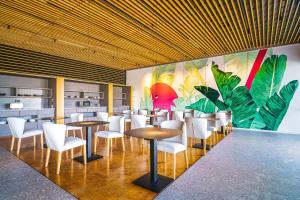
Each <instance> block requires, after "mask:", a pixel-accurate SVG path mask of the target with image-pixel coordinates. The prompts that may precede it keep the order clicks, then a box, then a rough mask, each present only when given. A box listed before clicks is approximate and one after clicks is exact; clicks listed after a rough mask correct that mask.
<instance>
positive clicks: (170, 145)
mask: <svg viewBox="0 0 300 200" xmlns="http://www.w3.org/2000/svg"><path fill="white" fill-rule="evenodd" d="M161 128H170V129H179V130H182V132H183V133H182V134H181V135H179V136H176V137H172V138H167V139H163V140H161V141H158V142H157V150H158V151H163V152H165V162H166V160H167V158H166V157H167V154H166V153H171V154H172V155H173V178H174V179H175V178H176V154H177V153H179V152H182V151H184V152H185V154H184V155H185V162H186V168H188V166H189V164H188V157H187V135H186V127H185V124H184V122H182V121H178V120H168V121H164V122H162V123H161Z"/></svg>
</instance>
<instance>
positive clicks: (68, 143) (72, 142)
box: [62, 137, 86, 151]
mask: <svg viewBox="0 0 300 200" xmlns="http://www.w3.org/2000/svg"><path fill="white" fill-rule="evenodd" d="M85 143H86V141H85V140H83V139H80V138H78V137H66V138H65V144H64V146H63V150H62V151H66V150H69V149H73V148H75V147H79V146H82V145H84V144H85Z"/></svg>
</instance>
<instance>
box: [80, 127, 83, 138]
mask: <svg viewBox="0 0 300 200" xmlns="http://www.w3.org/2000/svg"><path fill="white" fill-rule="evenodd" d="M80 137H81V139H83V133H82V129H80Z"/></svg>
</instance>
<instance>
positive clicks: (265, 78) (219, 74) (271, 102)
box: [186, 55, 298, 130]
mask: <svg viewBox="0 0 300 200" xmlns="http://www.w3.org/2000/svg"><path fill="white" fill-rule="evenodd" d="M285 68H286V56H285V55H280V56H277V55H272V56H271V57H269V58H267V59H266V60H265V61H264V62H263V64H262V66H261V67H260V69H259V71H258V72H257V74H256V76H255V78H254V80H253V83H252V87H251V90H250V91H249V90H248V88H247V87H246V86H238V84H239V83H240V80H241V79H240V78H239V77H238V76H236V75H233V74H232V73H231V72H223V71H221V70H219V69H218V66H217V65H213V66H212V68H211V70H212V73H213V75H214V78H215V81H216V84H217V86H218V89H219V91H220V93H221V95H220V93H219V91H217V90H215V89H213V88H210V87H207V86H203V85H201V86H195V89H196V90H198V91H199V92H200V93H202V94H203V95H204V96H205V97H206V98H207V99H208V101H209V102H210V103H211V105H214V106H216V107H217V108H218V109H219V110H231V111H232V116H233V125H234V126H235V127H239V128H254V129H266V130H277V129H278V127H279V125H280V123H281V121H282V120H283V118H284V116H285V114H286V112H287V110H288V107H289V104H290V101H291V99H292V98H293V96H294V93H295V91H296V89H297V88H298V80H294V81H291V82H290V83H288V84H287V85H285V86H284V87H283V88H282V89H281V90H280V91H279V89H280V85H281V81H282V77H283V75H284V71H285ZM220 96H222V99H223V100H224V102H223V101H221V100H220V99H219V98H220ZM205 103H208V102H207V101H205V99H203V100H202V99H200V100H198V101H197V102H195V103H192V104H191V105H189V106H186V108H190V109H194V110H199V111H202V112H205V111H208V110H209V111H210V105H209V106H207V105H208V104H205Z"/></svg>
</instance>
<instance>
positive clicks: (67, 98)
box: [65, 97, 104, 101]
mask: <svg viewBox="0 0 300 200" xmlns="http://www.w3.org/2000/svg"><path fill="white" fill-rule="evenodd" d="M65 99H72V100H91V101H92V100H94V101H97V100H101V99H104V98H99V99H93V98H71V97H65Z"/></svg>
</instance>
